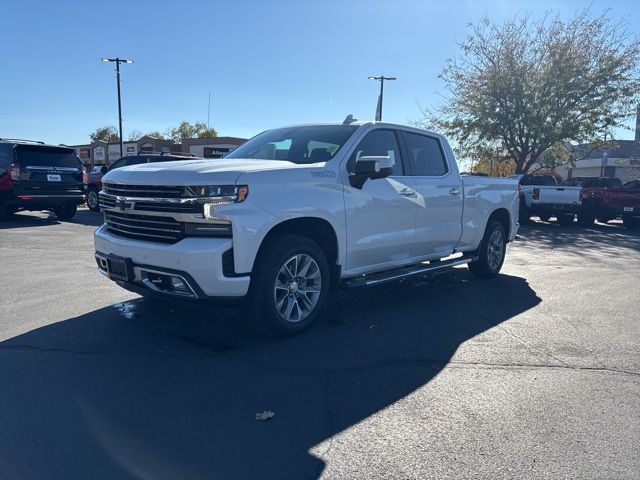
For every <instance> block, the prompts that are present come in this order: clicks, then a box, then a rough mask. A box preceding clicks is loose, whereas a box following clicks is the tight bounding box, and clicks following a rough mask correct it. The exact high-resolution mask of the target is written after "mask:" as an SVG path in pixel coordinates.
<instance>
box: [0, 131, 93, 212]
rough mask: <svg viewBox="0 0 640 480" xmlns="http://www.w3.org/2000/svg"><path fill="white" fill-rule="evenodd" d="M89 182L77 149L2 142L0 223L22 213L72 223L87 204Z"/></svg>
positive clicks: (26, 142)
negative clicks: (36, 212)
mask: <svg viewBox="0 0 640 480" xmlns="http://www.w3.org/2000/svg"><path fill="white" fill-rule="evenodd" d="M85 179H86V171H85V170H84V168H83V166H82V163H81V162H80V159H79V158H78V156H77V155H76V152H75V150H74V149H73V148H70V147H65V146H54V145H45V144H44V143H43V142H33V141H28V140H14V139H2V138H0V220H1V219H4V218H6V217H7V216H8V215H10V214H12V213H14V212H17V211H18V210H51V211H52V212H54V213H55V214H56V217H58V218H59V219H60V220H70V219H71V218H72V217H73V216H74V215H75V214H76V210H77V208H78V205H79V204H81V203H84V183H83V180H85Z"/></svg>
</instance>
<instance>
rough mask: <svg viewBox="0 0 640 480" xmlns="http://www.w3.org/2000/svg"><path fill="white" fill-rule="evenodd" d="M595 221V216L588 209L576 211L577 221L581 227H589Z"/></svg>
mask: <svg viewBox="0 0 640 480" xmlns="http://www.w3.org/2000/svg"><path fill="white" fill-rule="evenodd" d="M595 221H596V216H595V215H594V214H593V213H592V212H590V211H589V210H581V211H580V212H578V223H579V224H580V226H582V227H591V226H593V222H595Z"/></svg>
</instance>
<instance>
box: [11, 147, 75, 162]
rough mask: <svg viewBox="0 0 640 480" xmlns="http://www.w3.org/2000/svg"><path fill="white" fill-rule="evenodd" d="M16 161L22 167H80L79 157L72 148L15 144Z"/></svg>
mask: <svg viewBox="0 0 640 480" xmlns="http://www.w3.org/2000/svg"><path fill="white" fill-rule="evenodd" d="M16 162H17V163H19V164H20V165H22V166H23V167H26V166H33V167H75V168H81V163H80V159H79V158H78V156H77V155H76V153H75V152H74V151H73V150H71V149H67V148H55V147H40V146H36V145H16Z"/></svg>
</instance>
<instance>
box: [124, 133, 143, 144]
mask: <svg viewBox="0 0 640 480" xmlns="http://www.w3.org/2000/svg"><path fill="white" fill-rule="evenodd" d="M140 138H142V132H141V131H140V130H131V131H130V132H129V134H128V135H127V141H129V142H135V141H136V140H139V139H140Z"/></svg>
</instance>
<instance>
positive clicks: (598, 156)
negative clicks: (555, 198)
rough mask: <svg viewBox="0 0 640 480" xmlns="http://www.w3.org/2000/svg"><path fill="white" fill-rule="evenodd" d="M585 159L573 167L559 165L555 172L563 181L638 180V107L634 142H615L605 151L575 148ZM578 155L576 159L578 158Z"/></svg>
mask: <svg viewBox="0 0 640 480" xmlns="http://www.w3.org/2000/svg"><path fill="white" fill-rule="evenodd" d="M577 148H578V150H582V151H584V154H583V155H586V156H585V158H582V159H580V160H577V161H576V162H575V164H574V165H561V166H558V167H556V168H555V172H556V173H557V174H558V175H560V176H561V177H562V178H563V179H566V178H572V177H600V176H602V177H611V178H619V179H620V180H622V182H623V183H624V182H628V181H629V180H635V179H637V178H640V107H638V114H637V117H636V134H635V140H615V141H614V142H612V147H611V148H609V149H606V150H592V151H591V152H589V150H588V148H589V147H588V146H580V147H577ZM580 156H581V155H580V153H578V157H580Z"/></svg>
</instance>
